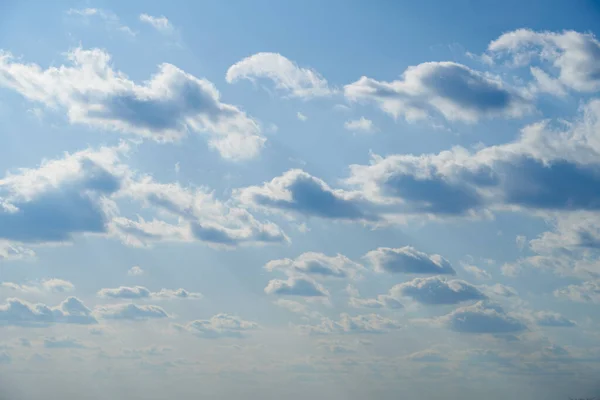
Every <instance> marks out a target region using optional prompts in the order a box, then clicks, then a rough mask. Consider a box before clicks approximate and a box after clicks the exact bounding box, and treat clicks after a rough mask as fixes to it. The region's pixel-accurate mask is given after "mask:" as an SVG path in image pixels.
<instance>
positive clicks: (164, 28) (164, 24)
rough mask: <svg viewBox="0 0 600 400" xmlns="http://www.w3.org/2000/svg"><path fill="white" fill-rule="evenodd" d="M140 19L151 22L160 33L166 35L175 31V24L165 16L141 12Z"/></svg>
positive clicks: (147, 22)
mask: <svg viewBox="0 0 600 400" xmlns="http://www.w3.org/2000/svg"><path fill="white" fill-rule="evenodd" d="M140 21H142V22H144V23H146V24H149V25H150V26H152V27H153V28H154V29H156V30H157V31H159V32H160V33H163V34H166V35H168V34H171V33H173V30H174V29H173V25H172V24H171V22H169V20H168V19H167V17H165V16H160V17H153V16H152V15H148V14H140Z"/></svg>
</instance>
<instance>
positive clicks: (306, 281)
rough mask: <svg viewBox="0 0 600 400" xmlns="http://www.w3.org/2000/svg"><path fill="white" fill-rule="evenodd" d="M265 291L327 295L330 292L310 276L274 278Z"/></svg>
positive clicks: (302, 295)
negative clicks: (285, 278)
mask: <svg viewBox="0 0 600 400" xmlns="http://www.w3.org/2000/svg"><path fill="white" fill-rule="evenodd" d="M265 293H267V294H274V295H279V296H299V297H321V296H323V297H327V296H329V292H327V290H326V289H325V288H324V287H323V286H322V285H320V284H319V283H317V282H315V281H314V280H312V279H310V278H303V277H290V278H288V279H287V280H281V279H272V280H270V281H269V283H268V284H267V287H265Z"/></svg>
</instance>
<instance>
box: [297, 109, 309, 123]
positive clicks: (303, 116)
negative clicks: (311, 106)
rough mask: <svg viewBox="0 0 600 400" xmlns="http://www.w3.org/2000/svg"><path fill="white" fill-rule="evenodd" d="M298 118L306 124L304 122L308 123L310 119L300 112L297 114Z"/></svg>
mask: <svg viewBox="0 0 600 400" xmlns="http://www.w3.org/2000/svg"><path fill="white" fill-rule="evenodd" d="M296 116H297V117H298V119H299V120H300V121H302V122H304V121H306V120H307V119H308V117H307V116H306V115H304V114H302V113H301V112H300V111H298V113H297V114H296Z"/></svg>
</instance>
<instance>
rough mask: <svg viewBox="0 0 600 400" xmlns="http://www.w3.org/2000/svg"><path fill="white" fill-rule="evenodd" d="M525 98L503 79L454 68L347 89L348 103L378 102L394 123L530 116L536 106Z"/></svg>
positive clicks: (440, 66) (412, 70)
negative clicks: (440, 118)
mask: <svg viewBox="0 0 600 400" xmlns="http://www.w3.org/2000/svg"><path fill="white" fill-rule="evenodd" d="M522 92H523V93H521V92H519V90H517V89H515V88H510V87H508V86H507V85H506V84H505V83H503V82H502V80H501V79H500V78H498V77H494V76H491V75H489V74H484V73H481V72H478V71H474V70H471V69H470V68H468V67H466V66H464V65H461V64H456V63H453V62H428V63H423V64H419V65H417V66H413V67H409V68H408V69H407V70H406V71H405V72H404V74H403V75H402V79H401V80H396V81H392V82H381V81H377V80H375V79H372V78H368V77H366V76H363V77H361V78H360V79H359V80H358V81H356V82H354V83H351V84H349V85H346V86H345V87H344V94H345V96H346V97H347V98H348V99H349V100H352V101H372V102H375V103H376V104H378V105H379V106H380V107H381V109H382V110H383V111H385V112H387V113H389V114H391V115H392V116H393V117H394V118H397V117H404V118H405V119H406V120H407V121H417V120H423V119H428V118H431V117H432V116H435V115H436V114H439V115H441V116H443V117H444V118H445V119H447V120H449V121H463V122H469V123H472V122H476V121H478V120H479V119H481V118H488V117H510V118H517V117H522V116H523V115H526V114H528V113H530V112H531V111H532V110H533V106H532V105H531V104H530V100H529V99H527V98H526V95H525V92H524V91H522Z"/></svg>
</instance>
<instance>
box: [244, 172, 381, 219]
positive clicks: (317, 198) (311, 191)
mask: <svg viewBox="0 0 600 400" xmlns="http://www.w3.org/2000/svg"><path fill="white" fill-rule="evenodd" d="M234 197H235V198H237V199H238V200H239V201H240V202H241V203H242V204H243V205H246V206H250V207H253V208H257V209H263V210H278V211H280V212H283V213H286V212H293V213H296V214H300V215H304V216H307V217H308V216H315V217H320V218H326V219H335V220H345V221H371V222H373V221H377V220H378V216H376V215H375V214H373V213H371V212H370V211H369V210H368V209H365V207H364V206H366V205H367V204H366V203H365V202H364V201H363V200H362V199H361V198H360V195H359V193H356V192H345V191H342V190H334V189H332V188H331V187H329V185H327V183H325V182H324V181H323V180H321V179H319V178H316V177H314V176H312V175H310V174H308V173H306V172H304V171H303V170H300V169H292V170H289V171H287V172H285V173H284V174H283V175H282V176H278V177H275V178H273V179H272V180H271V181H270V182H265V183H264V184H263V185H262V186H249V187H246V188H242V189H237V190H236V191H235V192H234Z"/></svg>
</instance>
